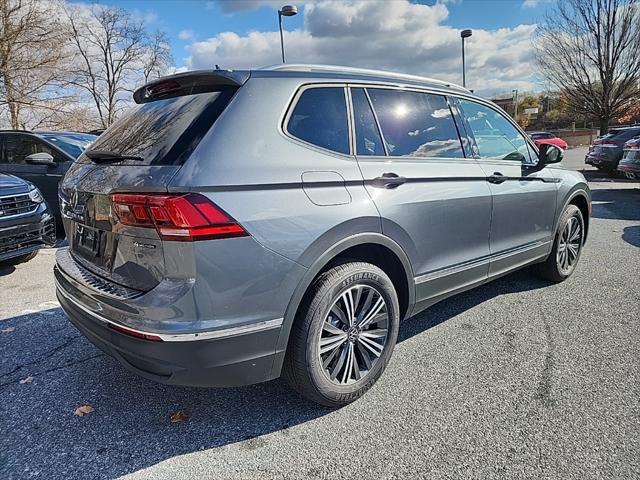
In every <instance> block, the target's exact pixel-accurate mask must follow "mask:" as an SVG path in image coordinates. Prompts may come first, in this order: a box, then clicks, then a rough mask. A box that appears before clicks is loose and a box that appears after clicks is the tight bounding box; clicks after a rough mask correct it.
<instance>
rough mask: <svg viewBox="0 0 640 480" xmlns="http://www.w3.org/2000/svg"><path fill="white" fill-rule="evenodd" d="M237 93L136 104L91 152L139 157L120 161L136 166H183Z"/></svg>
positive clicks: (190, 96)
mask: <svg viewBox="0 0 640 480" xmlns="http://www.w3.org/2000/svg"><path fill="white" fill-rule="evenodd" d="M234 92H235V89H231V88H226V89H224V90H222V91H217V92H207V93H198V94H195V95H182V96H178V97H172V98H167V99H162V100H154V101H151V102H148V103H143V104H140V105H136V106H134V107H133V108H131V109H130V110H129V111H128V112H127V113H126V114H125V115H124V116H123V117H121V118H120V119H119V120H117V121H116V122H115V123H114V124H113V125H111V126H110V127H109V128H108V129H107V130H106V131H105V132H104V133H103V134H102V135H101V136H100V137H99V138H98V140H97V141H96V142H95V143H94V144H93V145H92V146H91V149H90V150H89V152H88V153H91V152H93V151H96V152H101V153H102V154H106V153H109V154H112V155H113V156H114V157H117V156H123V157H140V158H139V159H138V160H136V161H135V162H132V160H130V159H123V160H121V161H122V162H124V163H135V164H136V165H141V164H142V165H181V164H182V163H183V162H184V161H185V160H186V158H187V157H188V156H189V155H190V154H191V152H192V151H193V150H194V149H195V147H196V146H197V144H198V143H199V142H200V140H201V139H202V137H204V135H205V134H206V133H207V131H208V130H209V128H211V126H212V125H213V122H214V121H215V120H216V118H217V117H218V115H220V113H221V112H222V110H224V108H225V107H226V105H227V103H228V102H229V100H230V98H231V96H232V95H233V93H234ZM87 156H90V155H87ZM83 158H84V157H83Z"/></svg>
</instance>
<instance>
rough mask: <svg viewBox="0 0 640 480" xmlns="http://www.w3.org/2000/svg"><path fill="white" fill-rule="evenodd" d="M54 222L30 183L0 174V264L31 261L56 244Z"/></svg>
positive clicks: (40, 196)
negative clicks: (40, 252) (44, 249)
mask: <svg viewBox="0 0 640 480" xmlns="http://www.w3.org/2000/svg"><path fill="white" fill-rule="evenodd" d="M55 232H56V231H55V222H54V219H53V217H52V216H51V213H49V211H48V209H47V204H46V202H45V201H44V198H43V197H42V195H41V194H40V191H39V190H38V189H37V188H36V187H35V186H34V185H32V184H30V183H29V182H25V181H24V180H22V179H20V178H18V177H14V176H12V175H5V174H2V173H0V262H11V263H21V262H26V261H28V260H31V259H32V258H33V257H35V256H36V254H37V253H38V250H39V249H40V248H42V247H44V246H47V245H53V244H54V243H55V238H56V234H55Z"/></svg>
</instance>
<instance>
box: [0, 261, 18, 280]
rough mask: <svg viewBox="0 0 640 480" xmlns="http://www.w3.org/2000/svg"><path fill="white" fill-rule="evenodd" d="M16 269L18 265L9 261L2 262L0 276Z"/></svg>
mask: <svg viewBox="0 0 640 480" xmlns="http://www.w3.org/2000/svg"><path fill="white" fill-rule="evenodd" d="M15 271H16V267H15V266H14V265H11V264H8V263H0V277H3V276H4V275H9V274H11V273H13V272H15Z"/></svg>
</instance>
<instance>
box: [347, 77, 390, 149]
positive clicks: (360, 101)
mask: <svg viewBox="0 0 640 480" xmlns="http://www.w3.org/2000/svg"><path fill="white" fill-rule="evenodd" d="M351 101H352V102H353V118H354V120H355V127H356V152H357V154H358V155H384V154H385V153H384V146H383V145H382V138H381V137H380V132H379V131H378V125H377V124H376V119H375V117H374V116H373V111H372V110H371V105H369V100H368V99H367V94H366V93H365V91H364V89H363V88H352V89H351Z"/></svg>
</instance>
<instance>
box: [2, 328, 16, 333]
mask: <svg viewBox="0 0 640 480" xmlns="http://www.w3.org/2000/svg"><path fill="white" fill-rule="evenodd" d="M15 329H16V327H9V328H4V329H3V330H2V333H11V332H13V331H14V330H15Z"/></svg>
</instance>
